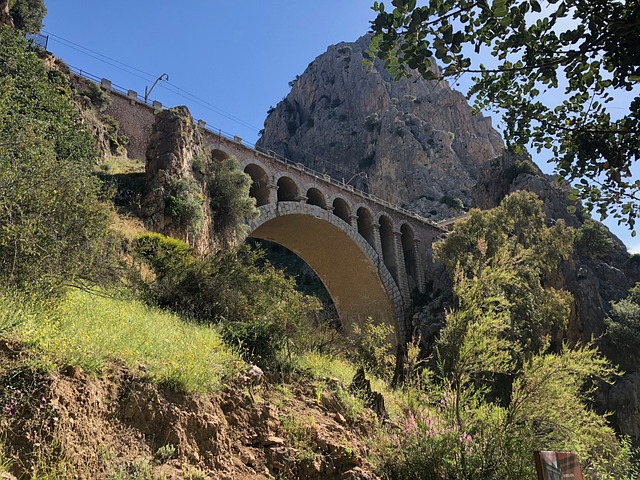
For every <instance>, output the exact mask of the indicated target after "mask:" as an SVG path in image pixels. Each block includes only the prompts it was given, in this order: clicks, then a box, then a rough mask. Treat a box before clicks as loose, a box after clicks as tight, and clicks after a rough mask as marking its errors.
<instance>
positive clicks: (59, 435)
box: [0, 340, 377, 480]
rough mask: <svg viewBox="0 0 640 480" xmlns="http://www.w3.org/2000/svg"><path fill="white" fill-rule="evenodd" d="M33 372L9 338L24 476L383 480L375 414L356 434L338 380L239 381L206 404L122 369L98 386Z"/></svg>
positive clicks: (8, 442) (11, 425) (3, 373)
mask: <svg viewBox="0 0 640 480" xmlns="http://www.w3.org/2000/svg"><path fill="white" fill-rule="evenodd" d="M31 365H33V362H31V361H30V359H29V354H27V353H26V352H25V351H24V350H23V349H22V347H21V345H20V344H18V343H11V342H10V341H6V340H4V341H2V340H0V407H1V408H2V411H1V412H0V432H1V435H2V437H0V439H1V440H3V441H4V444H5V454H8V455H9V457H10V458H11V460H12V466H11V468H10V472H8V474H10V475H13V476H15V477H17V478H28V477H29V476H31V475H32V473H33V472H34V471H46V470H47V469H49V470H51V471H52V472H55V478H79V479H120V478H136V479H147V478H149V479H151V478H166V479H178V478H192V479H203V478H210V479H256V480H258V479H269V478H287V479H288V478H292V479H294V478H304V479H373V478H377V477H376V476H375V475H374V474H373V473H372V468H371V465H370V464H369V462H368V461H367V458H366V453H365V452H366V451H367V450H368V447H367V444H368V443H369V441H370V439H369V436H370V435H372V434H373V433H372V432H374V431H375V428H374V426H375V422H376V421H377V420H376V418H375V415H374V414H373V413H372V412H368V411H367V412H365V414H364V415H361V416H360V418H359V419H358V421H357V422H356V423H355V424H350V423H349V422H348V421H347V420H346V419H345V411H344V409H343V405H342V404H341V402H340V401H339V400H338V397H337V396H336V395H334V393H333V392H332V389H334V391H335V389H337V388H343V387H342V386H340V385H339V384H337V383H336V382H328V383H327V384H328V385H333V386H332V387H329V388H327V389H324V390H320V391H318V389H317V387H316V386H314V385H312V384H311V383H310V382H308V381H306V380H304V379H298V380H297V381H295V382H291V383H287V384H279V386H276V385H275V384H274V383H271V382H263V383H262V384H261V385H259V386H256V387H255V388H254V389H253V390H252V393H253V395H249V392H248V390H247V389H246V388H245V387H243V386H242V384H241V383H240V379H238V382H235V383H233V384H229V385H228V387H227V389H226V390H225V391H223V392H222V393H218V394H214V395H207V396H199V395H192V394H184V393H181V392H178V391H176V390H175V389H172V388H170V387H168V386H158V385H154V384H152V383H150V382H148V381H145V380H144V379H143V377H144V371H143V369H140V371H133V372H132V371H128V370H126V369H125V368H124V367H122V366H120V365H117V364H115V363H114V364H113V365H112V366H111V367H110V368H109V370H108V371H106V372H104V373H103V374H102V375H101V376H100V377H95V376H91V375H87V374H85V373H84V372H82V371H81V370H80V369H78V368H77V367H66V368H62V369H59V370H56V371H55V373H53V374H52V373H49V372H45V371H42V370H39V369H37V368H33V367H32V366H31ZM252 397H253V399H252ZM1 470H2V469H1V467H0V478H5V477H3V476H2V474H3V472H2V471H1ZM8 474H5V475H6V478H12V477H11V476H10V475H8Z"/></svg>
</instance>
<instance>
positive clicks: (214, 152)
mask: <svg viewBox="0 0 640 480" xmlns="http://www.w3.org/2000/svg"><path fill="white" fill-rule="evenodd" d="M227 158H231V155H229V154H228V153H227V152H225V151H224V150H220V149H218V148H213V149H211V160H218V161H220V160H226V159H227Z"/></svg>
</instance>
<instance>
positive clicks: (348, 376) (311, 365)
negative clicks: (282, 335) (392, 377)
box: [298, 352, 405, 418]
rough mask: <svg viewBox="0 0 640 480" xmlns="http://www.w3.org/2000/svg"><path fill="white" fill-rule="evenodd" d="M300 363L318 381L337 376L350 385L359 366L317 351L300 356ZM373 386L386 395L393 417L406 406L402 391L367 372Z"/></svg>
mask: <svg viewBox="0 0 640 480" xmlns="http://www.w3.org/2000/svg"><path fill="white" fill-rule="evenodd" d="M298 365H299V366H300V367H301V368H303V369H305V370H306V371H308V372H309V373H310V374H311V376H312V377H313V378H314V379H315V380H318V381H323V380H324V379H327V378H335V379H337V380H339V381H340V383H342V385H344V386H345V387H348V386H349V384H350V383H351V380H353V376H354V375H355V374H356V370H357V367H356V366H355V365H353V364H352V363H350V362H348V361H346V360H343V359H341V358H339V357H336V356H333V355H324V354H319V353H316V352H305V353H303V354H301V355H300V356H299V357H298ZM367 379H369V380H370V381H371V388H372V389H373V390H375V391H377V392H380V393H382V395H383V396H384V401H385V407H386V409H387V412H388V413H389V415H390V416H391V417H392V418H393V417H394V416H396V415H399V414H400V413H401V412H402V410H403V409H404V408H405V401H404V398H403V397H402V394H401V392H400V391H396V390H392V389H391V388H389V385H388V384H387V383H386V382H385V381H384V380H381V379H379V378H377V377H375V376H373V375H370V374H367Z"/></svg>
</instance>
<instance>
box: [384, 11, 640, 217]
mask: <svg viewBox="0 0 640 480" xmlns="http://www.w3.org/2000/svg"><path fill="white" fill-rule="evenodd" d="M392 3H393V6H394V8H393V11H391V12H387V11H386V10H385V6H384V4H383V3H382V2H380V3H379V2H374V5H373V9H374V10H375V11H376V12H377V17H376V18H375V19H374V20H373V21H372V22H371V29H372V31H373V33H374V38H373V40H372V43H371V46H372V50H373V52H374V53H375V54H377V56H378V57H380V58H381V59H383V60H384V61H385V65H386V66H387V67H388V68H389V70H390V72H391V73H393V74H395V75H396V77H400V76H402V75H406V74H408V71H407V69H415V70H417V71H418V72H419V73H420V74H422V75H423V76H425V77H426V78H428V79H439V78H441V74H440V73H439V71H438V70H436V69H435V68H434V62H435V59H437V60H438V61H439V62H440V63H441V64H442V65H443V70H442V76H453V77H458V76H460V75H462V74H464V73H474V74H476V75H477V76H476V77H474V84H473V86H472V87H471V90H470V92H469V94H470V96H472V97H473V98H474V99H475V108H476V109H477V110H478V111H479V110H481V109H483V108H493V109H496V110H498V111H500V112H502V118H503V122H504V125H505V127H504V134H505V138H506V141H507V144H508V146H509V148H511V149H512V150H514V151H516V152H522V145H527V144H529V143H530V144H531V145H532V146H533V147H534V148H536V149H537V150H538V151H541V149H543V148H544V149H551V151H552V152H553V157H554V158H553V160H554V161H555V162H556V164H557V171H558V173H559V174H560V175H561V176H563V177H564V178H565V179H567V180H569V181H573V180H578V182H577V183H575V190H576V193H577V194H579V195H580V197H581V198H582V200H583V201H584V202H585V203H586V205H587V207H588V208H589V210H591V208H592V207H595V208H596V209H597V211H598V212H599V213H600V215H601V216H602V217H603V218H604V217H606V216H607V215H613V216H614V217H616V218H619V219H621V221H625V222H626V223H627V224H628V225H629V226H631V227H633V225H634V222H635V219H636V217H637V216H638V214H640V202H638V199H639V194H640V181H638V180H636V179H634V178H633V177H632V173H631V167H632V166H633V165H634V163H635V162H636V161H637V160H638V159H639V158H640V135H638V134H639V133H640V122H639V121H638V119H639V118H640V96H638V85H639V84H640V45H639V44H638V42H637V36H636V35H635V33H634V32H636V31H637V30H638V28H639V27H640V5H639V4H638V3H637V2H618V1H614V0H598V1H594V2H575V1H564V0H553V1H551V2H549V3H548V4H542V3H541V2H538V0H524V1H516V0H496V1H493V2H486V1H480V2H475V1H464V2H459V1H456V0H430V1H428V2H424V3H425V4H424V5H418V2H416V0H394V1H393V2H392ZM471 47H473V49H474V51H475V56H473V57H472V56H470V55H469V50H470V48H471ZM489 55H490V56H491V58H490V59H489ZM434 56H435V59H434V58H433V57H434ZM483 61H487V62H489V64H488V65H485V64H484V63H479V62H483ZM478 63H479V65H478ZM494 63H495V64H494ZM541 92H544V96H543V95H542V93H541ZM628 92H631V93H628ZM554 94H555V95H554ZM616 98H617V99H623V100H624V99H626V101H625V104H626V106H627V107H628V108H626V109H622V111H620V112H617V111H616V110H614V107H613V106H612V105H613V104H612V103H610V102H611V101H612V100H613V99H616ZM548 99H558V100H556V101H554V100H551V101H550V100H548ZM615 108H617V107H615ZM625 110H626V111H625ZM614 112H615V113H614Z"/></svg>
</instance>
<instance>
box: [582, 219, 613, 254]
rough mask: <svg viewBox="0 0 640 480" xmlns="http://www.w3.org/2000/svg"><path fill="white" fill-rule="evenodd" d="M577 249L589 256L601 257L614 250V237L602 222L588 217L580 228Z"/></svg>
mask: <svg viewBox="0 0 640 480" xmlns="http://www.w3.org/2000/svg"><path fill="white" fill-rule="evenodd" d="M575 245H576V250H577V251H578V253H579V254H580V255H584V256H586V257H589V258H601V257H603V256H605V255H607V254H609V253H611V250H613V239H612V238H611V235H610V234H609V231H608V230H607V227H605V226H604V225H603V224H602V223H600V222H596V221H595V220H591V219H587V220H585V221H584V223H583V224H582V225H581V226H580V228H578V231H577V232H576V240H575Z"/></svg>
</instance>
